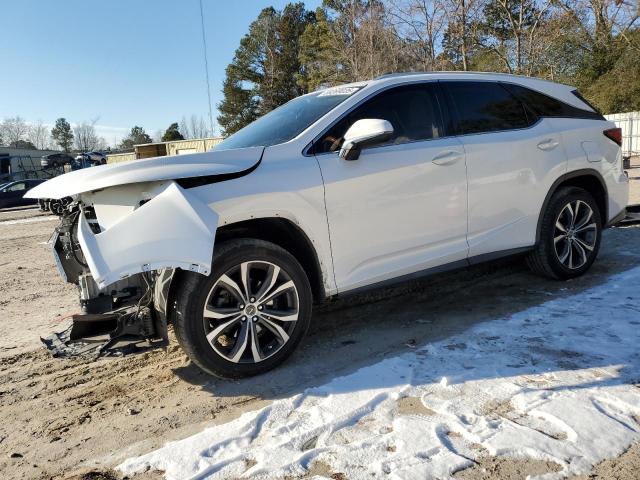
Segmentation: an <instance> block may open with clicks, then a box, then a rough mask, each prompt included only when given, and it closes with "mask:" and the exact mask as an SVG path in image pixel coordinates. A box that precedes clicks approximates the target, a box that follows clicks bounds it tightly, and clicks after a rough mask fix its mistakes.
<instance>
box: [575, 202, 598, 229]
mask: <svg viewBox="0 0 640 480" xmlns="http://www.w3.org/2000/svg"><path fill="white" fill-rule="evenodd" d="M591 217H593V210H591V208H589V210H588V211H587V215H586V216H585V218H584V219H583V220H581V221H580V223H579V224H577V225H576V226H575V229H576V231H580V229H581V228H582V227H584V226H585V225H586V224H587V223H589V220H591ZM593 225H595V223H594V224H593Z"/></svg>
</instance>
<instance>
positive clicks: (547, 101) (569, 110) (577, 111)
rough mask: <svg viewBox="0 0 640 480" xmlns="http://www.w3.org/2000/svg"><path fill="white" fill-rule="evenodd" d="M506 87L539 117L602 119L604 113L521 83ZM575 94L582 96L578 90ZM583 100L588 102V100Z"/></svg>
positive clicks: (506, 85)
mask: <svg viewBox="0 0 640 480" xmlns="http://www.w3.org/2000/svg"><path fill="white" fill-rule="evenodd" d="M505 87H506V88H507V89H509V91H511V92H512V93H513V94H514V95H516V96H517V97H518V98H520V99H521V100H522V101H523V102H524V103H526V105H527V107H528V108H530V109H531V111H533V112H534V113H535V114H536V115H537V116H538V117H556V118H594V119H597V120H602V115H600V114H599V113H597V112H589V111H587V110H582V109H581V108H576V107H574V106H573V105H568V104H566V103H564V102H561V101H560V100H558V99H556V98H553V97H550V96H548V95H545V94H544V93H540V92H536V91H535V90H531V89H529V88H526V87H523V86H521V85H514V84H505ZM574 95H576V97H578V98H581V97H580V96H579V94H577V92H574ZM581 100H583V99H581ZM583 101H584V102H585V103H586V100H583Z"/></svg>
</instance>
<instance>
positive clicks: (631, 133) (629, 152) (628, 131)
mask: <svg viewBox="0 0 640 480" xmlns="http://www.w3.org/2000/svg"><path fill="white" fill-rule="evenodd" d="M605 118H606V119H607V120H611V121H612V122H613V123H615V124H616V126H617V127H620V128H621V129H622V154H623V155H624V156H629V157H635V156H639V155H640V112H627V113H612V114H611V115H605Z"/></svg>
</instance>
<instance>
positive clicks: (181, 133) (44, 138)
mask: <svg viewBox="0 0 640 480" xmlns="http://www.w3.org/2000/svg"><path fill="white" fill-rule="evenodd" d="M97 121H98V118H95V119H93V120H91V121H84V122H81V123H78V124H76V125H74V126H71V124H70V123H69V122H68V121H67V119H66V118H64V117H61V118H58V119H57V120H56V122H55V125H54V126H53V127H52V128H51V129H49V128H48V127H47V126H46V125H45V124H44V123H43V122H42V120H38V121H37V122H35V123H27V122H26V120H25V119H24V118H22V117H21V116H19V115H17V116H15V117H9V118H5V119H4V120H3V121H2V122H0V145H7V146H9V147H13V148H25V149H34V150H48V149H52V150H55V149H58V148H59V149H61V150H63V151H65V152H70V151H72V150H73V151H78V152H89V151H102V150H110V151H129V150H133V147H134V145H139V144H143V143H151V142H153V141H156V142H168V141H174V140H185V139H192V138H203V137H207V136H211V135H212V132H210V131H209V129H208V127H207V126H206V122H205V120H204V119H203V118H202V117H201V116H197V115H191V117H189V118H188V119H187V118H186V117H182V120H181V121H180V123H178V122H174V123H172V124H171V125H169V127H168V128H167V129H166V130H165V131H164V132H162V131H159V132H157V133H156V135H155V138H152V137H151V136H150V135H149V134H147V132H146V131H145V129H144V128H143V127H140V126H137V125H136V126H134V127H132V128H131V130H130V131H129V134H128V135H127V136H126V137H125V138H123V139H122V140H121V141H120V142H119V143H118V144H116V145H113V146H112V147H111V146H109V147H108V146H107V142H106V140H105V139H104V138H103V137H101V136H99V135H98V134H97V132H96V122H97Z"/></svg>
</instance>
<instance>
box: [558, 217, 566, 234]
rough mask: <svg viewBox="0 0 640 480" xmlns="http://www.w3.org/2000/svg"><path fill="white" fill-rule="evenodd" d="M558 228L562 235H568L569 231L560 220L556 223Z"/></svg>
mask: <svg viewBox="0 0 640 480" xmlns="http://www.w3.org/2000/svg"><path fill="white" fill-rule="evenodd" d="M556 228H557V229H558V230H560V231H561V232H562V233H567V229H566V228H565V227H564V225H562V223H560V219H558V221H557V222H556Z"/></svg>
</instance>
